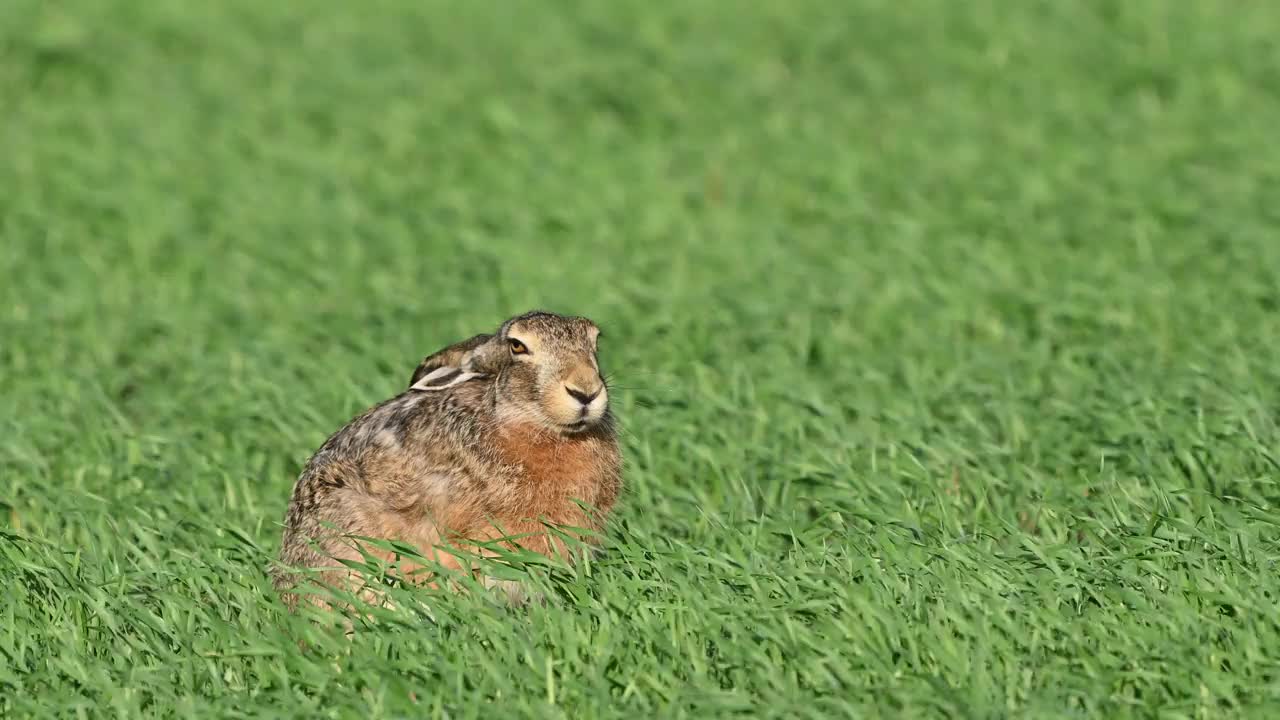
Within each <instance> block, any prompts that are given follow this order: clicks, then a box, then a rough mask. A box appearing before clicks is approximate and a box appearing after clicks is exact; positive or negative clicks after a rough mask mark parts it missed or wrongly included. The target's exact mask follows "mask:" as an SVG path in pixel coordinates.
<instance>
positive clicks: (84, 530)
mask: <svg viewBox="0 0 1280 720" xmlns="http://www.w3.org/2000/svg"><path fill="white" fill-rule="evenodd" d="M1277 37H1280V8H1277V7H1276V6H1274V5H1272V4H1269V3H1262V2H1238V3H1224V2H1217V1H1215V0H1184V1H1182V2H1170V1H1161V0H1129V1H1127V2H1121V1H1120V0H1091V1H1085V2H1074V3H1053V2H1048V1H1047V0H1039V1H1028V2H998V1H996V0H978V1H975V2H967V3H943V2H904V3H894V2H890V1H889V0H856V1H854V2H846V3H829V2H817V1H816V0H796V1H795V2H786V3H784V2H767V3H754V4H750V5H738V4H729V3H719V2H710V1H708V0H692V1H690V2H679V3H676V2H664V3H643V2H638V1H633V0H624V1H621V2H614V3H607V4H606V3H588V2H579V1H576V0H575V1H572V2H562V3H556V4H544V5H537V4H533V3H527V2H509V3H474V4H455V3H442V2H417V3H411V2H404V1H402V0H375V1H373V2H369V3H366V4H364V5H354V4H342V3H336V2H330V1H322V2H313V3H301V2H276V3H261V2H247V1H246V0H226V1H224V2H221V3H216V4H211V5H198V4H193V3H187V2H180V1H179V0H148V1H147V2H124V1H122V0H68V1H67V2H59V3H49V2H41V1H39V0H8V1H7V2H5V3H3V4H2V5H0V118H3V124H2V125H0V132H2V134H0V399H2V400H3V403H4V405H3V410H4V412H3V413H0V423H3V432H0V473H2V476H0V503H2V506H0V511H2V512H0V582H2V584H3V587H4V591H3V593H0V656H3V660H4V661H3V662H0V714H5V715H12V716H15V717H18V716H33V715H40V716H47V715H51V714H59V715H69V716H75V715H77V714H82V715H84V716H88V715H95V714H102V715H119V716H127V717H137V716H140V715H169V714H177V715H183V716H190V715H192V714H209V715H218V716H226V717H240V716H249V715H270V716H273V717H282V716H290V715H296V716H299V717H320V716H325V717H328V716H332V717H346V716H350V715H358V716H362V717H396V716H404V715H406V714H413V715H415V716H424V715H425V716H435V717H455V718H456V717H484V716H490V715H492V714H494V713H497V712H503V713H510V714H516V715H521V716H538V717H613V716H618V717H624V716H633V715H635V714H638V713H649V714H656V715H657V716H659V717H708V716H722V715H728V714H733V713H746V714H750V715H753V716H760V717H767V716H777V717H797V716H806V715H811V716H815V717H816V716H832V715H849V714H855V713H858V712H863V713H868V714H871V715H901V716H913V717H914V716H954V715H961V716H973V717H977V716H984V717H992V716H1005V715H1013V716H1035V717H1060V716H1072V717H1084V716H1091V717H1109V718H1114V717H1129V716H1132V717H1147V716H1155V715H1157V714H1158V715H1160V716H1162V717H1217V716H1222V715H1229V714H1237V713H1245V712H1246V711H1248V712H1259V713H1262V714H1265V713H1266V712H1268V708H1270V707H1273V706H1274V703H1275V702H1276V701H1277V700H1280V679H1278V675H1277V672H1278V668H1277V658H1276V647H1278V644H1277V643H1280V625H1278V624H1277V616H1276V614H1275V611H1274V606H1275V602H1276V599H1277V593H1278V592H1280V581H1277V579H1276V577H1277V576H1276V563H1277V560H1278V559H1280V546H1278V544H1277V523H1280V513H1277V511H1276V507H1275V503H1276V501H1277V499H1278V498H1280V492H1277V488H1276V471H1277V468H1280V465H1278V464H1277V461H1276V452H1277V439H1278V434H1277V427H1276V415H1275V408H1276V404H1277V400H1278V399H1280V397H1278V396H1280V391H1278V388H1280V371H1278V370H1277V362H1276V356H1277V350H1280V322H1278V320H1277V313H1276V311H1277V308H1278V307H1280V284H1278V282H1277V281H1278V279H1280V273H1278V272H1277V271H1280V242H1278V241H1277V240H1276V234H1277V231H1278V230H1280V203H1278V202H1277V200H1278V199H1280V169H1278V168H1280V145H1277V144H1276V143H1275V141H1274V139H1273V138H1274V135H1275V128H1277V127H1280V90H1278V88H1280V48H1277V45H1276V42H1277V41H1276V38H1277ZM533 307H542V308H546V309H551V310H557V311H561V312H570V313H577V314H585V315H589V316H591V317H593V318H594V319H596V320H597V321H598V322H600V324H602V325H603V326H604V327H605V328H606V332H607V333H608V341H607V345H606V347H605V351H604V352H605V354H604V362H605V365H606V369H607V370H612V371H613V372H615V373H616V376H617V382H618V383H619V385H620V387H619V392H618V399H617V401H616V404H617V408H618V413H619V414H620V416H621V418H622V420H623V422H624V424H625V428H626V436H625V441H626V452H627V459H628V463H629V473H628V482H629V487H628V494H627V498H626V501H625V503H624V504H623V506H622V507H621V508H620V510H619V514H618V522H617V527H616V528H615V532H614V536H613V540H612V544H611V552H610V554H609V556H608V557H607V558H606V559H605V560H603V561H602V562H601V564H600V565H598V566H596V567H594V568H592V569H591V571H590V574H589V575H588V574H583V573H582V572H579V573H576V574H575V573H569V574H567V575H566V574H563V573H562V574H560V575H556V576H555V577H553V578H551V579H544V581H545V582H552V583H559V585H557V587H559V588H560V592H561V594H562V595H563V596H564V597H567V598H569V600H567V601H566V602H562V603H558V604H553V605H552V606H551V607H549V608H547V609H543V610H535V611H525V612H514V613H510V612H506V611H503V610H501V609H500V608H498V607H496V606H493V605H491V604H486V603H484V602H481V601H476V600H470V601H468V600H460V599H442V600H440V602H441V603H442V604H441V606H440V609H439V611H438V614H437V617H436V619H435V620H434V621H426V620H422V621H420V622H418V623H415V622H412V621H410V620H408V619H405V620H403V621H402V622H401V623H400V624H396V623H395V622H392V623H391V624H389V625H386V626H378V628H375V629H373V630H370V631H368V632H366V633H364V634H362V635H360V636H359V637H357V638H356V640H355V641H353V642H351V643H346V642H345V641H342V640H341V639H340V638H334V637H331V636H330V635H324V634H323V633H320V632H319V631H317V630H316V629H314V628H312V627H310V626H307V625H306V624H305V623H302V622H300V621H297V620H296V619H293V618H289V617H287V616H285V615H284V614H283V612H282V611H281V609H280V607H279V606H278V604H277V603H276V601H275V599H274V598H273V597H272V595H271V593H270V591H269V589H268V588H267V586H266V582H265V579H264V578H263V576H262V570H263V568H264V567H265V564H266V563H267V562H268V561H269V559H270V558H271V556H272V555H273V554H274V552H275V550H276V549H277V547H278V541H279V525H278V523H279V521H280V519H281V515H282V513H283V510H284V507H285V503H286V501H287V498H288V494H289V490H290V487H291V484H292V482H293V479H294V476H295V475H296V473H297V472H298V470H299V468H300V466H301V464H302V462H304V461H305V459H306V457H307V456H308V454H309V453H310V452H311V451H312V450H314V449H315V447H317V446H318V445H319V443H320V442H322V441H323V439H324V438H325V436H327V435H328V434H329V433H330V432H332V431H333V430H335V429H336V428H338V427H339V426H340V425H341V424H342V423H344V422H345V421H346V420H347V419H348V418H349V417H350V416H351V415H352V414H354V413H356V412H358V411H359V410H360V409H362V408H364V407H366V406H368V405H370V404H372V403H374V402H376V401H378V400H380V399H382V398H384V397H386V396H388V395H389V394H392V393H394V392H397V391H398V390H399V389H401V387H402V386H403V385H404V383H405V382H406V381H407V379H408V376H409V373H410V372H411V371H412V369H413V366H414V365H415V363H416V362H417V360H418V359H419V358H420V357H421V356H422V355H424V354H426V353H428V352H430V351H432V350H434V349H436V348H437V347H439V346H441V345H443V344H445V343H448V342H451V341H453V340H456V339H459V338H461V337H465V336H469V335H471V334H473V333H475V332H480V331H484V330H487V329H490V328H492V327H494V326H496V325H497V324H498V323H499V322H500V321H501V320H502V319H503V318H505V317H506V316H508V315H511V314H514V313H517V312H521V311H523V310H526V309H529V308H533ZM299 634H305V635H307V636H308V637H310V638H311V639H312V641H313V642H314V643H315V644H316V646H317V647H318V648H319V651H318V653H317V654H310V655H304V654H300V653H299V652H298V651H297V648H296V645H295V644H294V639H295V638H296V637H297V636H298V635H299ZM326 653H328V654H326ZM411 693H412V697H411ZM415 701H416V704H415Z"/></svg>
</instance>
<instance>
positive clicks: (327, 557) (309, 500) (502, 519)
mask: <svg viewBox="0 0 1280 720" xmlns="http://www.w3.org/2000/svg"><path fill="white" fill-rule="evenodd" d="M517 334H518V336H519V340H520V341H521V342H523V343H527V344H528V348H529V350H528V351H527V352H524V353H520V354H517V353H515V352H514V351H513V350H511V345H510V343H511V342H512V340H513V339H515V338H516V337H517ZM596 334H597V333H596V330H595V326H594V324H592V323H591V322H590V321H588V320H585V319H584V318H572V317H564V316H559V315H551V314H549V313H530V314H526V315H523V316H520V317H517V318H512V319H511V320H508V321H507V322H506V323H504V324H503V326H502V327H501V328H500V329H499V330H498V331H497V332H496V333H494V334H492V335H483V336H476V337H474V338H472V339H470V340H468V341H464V343H459V344H458V345H455V346H451V347H450V348H445V349H444V350H441V351H440V352H438V353H436V354H434V355H432V356H429V357H428V358H427V359H426V360H424V361H423V364H422V365H420V366H419V370H418V372H416V373H415V374H414V380H413V381H411V382H414V381H416V379H417V378H419V377H422V376H424V375H425V374H427V373H428V372H430V371H431V370H432V369H435V368H439V367H441V366H442V365H449V366H451V367H453V366H456V365H457V364H459V363H461V364H464V365H466V366H467V367H468V369H469V371H471V372H474V373H476V378H475V379H471V380H467V381H466V382H464V383H461V384H458V385H456V386H453V387H449V388H447V389H443V390H427V391H415V390H407V391H405V392H403V393H401V394H400V395H397V396H396V397H394V398H391V399H389V400H386V401H384V402H382V403H380V404H379V405H377V406H375V407H373V408H370V409H369V410H367V411H366V412H364V413H363V414H361V415H360V416H359V417H357V418H355V419H354V420H352V421H351V422H350V423H348V424H347V425H346V426H345V427H344V428H342V429H341V430H339V431H338V432H337V433H334V435H333V436H331V437H330V438H329V439H328V440H327V441H326V442H325V443H324V444H323V445H322V446H321V447H320V448H319V449H318V450H317V451H316V453H315V455H313V456H312V458H311V459H310V460H309V461H308V463H307V466H306V467H305V468H304V469H303V471H302V473H301V475H300V476H299V478H298V481H297V482H296V483H295V485H294V491H293V496H292V499H291V500H290V503H289V509H288V512H287V514H286V518H285V530H284V538H283V544H282V547H281V554H280V559H281V562H282V564H283V565H285V566H289V567H293V568H300V569H322V568H323V569H325V572H324V574H323V575H322V576H321V577H320V578H319V581H320V582H322V583H325V584H330V585H336V586H344V585H345V586H346V587H348V588H350V589H353V590H357V591H361V592H362V594H363V595H364V596H365V599H372V598H374V597H376V595H377V592H376V590H375V589H372V588H363V589H362V588H360V587H358V586H354V585H353V584H352V581H353V580H354V579H355V578H356V574H355V573H354V572H351V571H349V570H348V569H346V568H342V567H341V566H338V565H336V564H335V563H334V562H333V560H332V558H333V557H341V558H345V559H348V560H360V552H359V551H358V550H357V549H356V548H355V547H353V546H352V544H351V542H350V541H349V540H343V539H342V538H340V537H334V536H333V531H332V530H326V529H324V528H323V524H324V523H332V524H334V525H335V526H337V528H338V530H339V532H340V533H347V534H353V535H361V536H366V537H372V538H379V539H387V540H396V541H400V542H403V543H406V544H408V545H411V546H413V547H414V548H415V549H416V550H418V551H419V552H420V553H421V554H423V555H424V556H426V557H427V558H429V559H431V560H433V561H436V562H438V563H440V564H441V565H442V566H444V567H451V568H460V567H462V562H461V560H460V559H459V558H458V557H457V556H456V555H455V554H452V553H450V552H448V551H447V550H443V549H441V548H440V547H439V546H440V545H441V544H442V541H447V542H448V543H450V544H454V545H456V546H464V547H465V546H466V545H467V541H485V540H499V539H502V538H507V539H506V540H505V541H504V542H503V544H504V545H506V546H508V547H510V546H513V545H519V546H520V547H523V548H525V549H527V550H531V551H534V552H539V553H545V554H558V555H562V556H564V557H565V558H566V559H572V558H571V557H570V555H569V553H567V552H566V551H567V549H568V548H566V547H565V543H564V542H563V541H562V540H560V539H559V538H557V537H555V535H554V533H552V532H551V531H550V530H549V529H548V528H547V527H546V526H545V525H544V524H543V523H544V522H546V523H550V524H552V525H555V526H559V525H568V526H572V527H578V528H584V529H586V530H588V531H591V532H593V533H598V532H600V531H602V530H603V529H604V526H605V523H606V520H607V517H608V515H609V513H610V512H611V510H612V508H613V506H614V504H615V503H616V501H617V499H618V495H619V493H620V491H621V488H622V461H621V454H620V451H619V447H618V442H617V437H616V433H615V431H614V427H613V419H612V415H611V413H610V411H609V408H608V405H607V388H606V387H605V385H604V381H603V379H602V378H601V377H600V375H599V370H598V363H597V361H596V357H595V353H596V349H595V342H596ZM481 338H483V339H481ZM442 358H443V360H442ZM593 393H598V394H599V396H598V397H595V398H594V399H592V400H590V402H588V401H587V400H586V398H589V397H592V395H593ZM579 502H581V503H584V504H586V506H587V508H588V509H587V510H584V509H582V508H581V507H580V506H579V505H578V503H579ZM561 532H565V533H566V534H568V533H570V531H569V529H567V528H566V529H562V530H561ZM526 533H528V534H529V536H528V537H518V538H515V539H511V538H510V536H512V535H517V536H519V535H524V534H526ZM581 539H583V540H585V541H587V542H592V541H593V538H591V537H583V538H581ZM312 543H316V544H318V545H319V547H318V548H313V547H312V546H311V544H312ZM364 550H365V551H366V552H368V553H369V554H370V555H372V556H374V557H379V558H382V559H384V560H387V561H394V562H397V564H398V565H399V568H400V571H401V572H402V573H405V574H411V573H412V574H413V576H412V580H413V581H414V582H424V583H432V582H434V578H433V577H432V576H431V575H430V574H429V573H426V572H415V571H419V570H422V569H423V568H422V565H421V564H420V563H418V562H416V561H412V560H406V559H404V558H401V559H399V560H398V561H397V559H396V558H394V557H393V556H392V554H391V553H388V552H386V551H384V550H381V549H379V548H374V547H370V546H367V545H366V546H365V547H364ZM274 580H275V585H276V588H277V590H278V591H279V592H280V593H281V594H282V596H283V597H284V599H285V601H286V603H287V604H288V605H289V606H290V607H291V608H293V607H296V603H297V601H298V597H297V595H296V592H295V590H296V585H297V583H298V581H299V578H298V576H297V575H296V574H295V573H294V572H291V571H289V570H288V569H286V568H282V569H280V570H278V571H276V572H275V573H274ZM313 602H317V604H319V605H322V606H323V605H324V603H323V602H319V601H313Z"/></svg>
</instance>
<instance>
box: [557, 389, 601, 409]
mask: <svg viewBox="0 0 1280 720" xmlns="http://www.w3.org/2000/svg"><path fill="white" fill-rule="evenodd" d="M564 391H565V392H567V393H569V397H571V398H573V399H574V400H577V401H578V402H580V403H582V404H583V405H588V404H590V403H591V401H592V400H595V399H596V398H597V397H599V395H600V388H596V390H595V392H592V393H585V392H582V391H581V390H579V389H578V388H576V387H569V386H568V385H565V386H564Z"/></svg>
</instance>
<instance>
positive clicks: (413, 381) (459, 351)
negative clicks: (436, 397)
mask: <svg viewBox="0 0 1280 720" xmlns="http://www.w3.org/2000/svg"><path fill="white" fill-rule="evenodd" d="M492 337H493V336H492V335H487V334H481V335H475V336H472V337H470V338H468V339H466V340H463V341H462V342H457V343H454V344H452V345H450V346H448V347H446V348H441V349H440V350H437V351H436V352H434V353H432V354H431V355H428V356H426V357H425V358H423V359H422V362H421V363H418V367H417V369H416V370H414V371H413V376H412V377H410V378H409V387H410V388H412V387H414V386H415V385H417V384H418V383H419V382H421V381H422V379H423V378H425V377H427V376H428V375H431V374H432V373H434V372H435V371H437V370H439V369H441V368H445V367H451V368H459V369H461V368H463V367H464V366H465V364H466V360H467V358H468V357H469V356H470V355H471V353H472V351H473V350H475V349H476V348H477V347H479V346H481V345H483V344H484V343H486V342H488V340H489V339H490V338H492Z"/></svg>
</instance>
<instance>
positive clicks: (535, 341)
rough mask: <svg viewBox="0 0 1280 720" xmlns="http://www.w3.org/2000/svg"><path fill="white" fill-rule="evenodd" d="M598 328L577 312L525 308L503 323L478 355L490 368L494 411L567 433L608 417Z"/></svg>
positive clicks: (505, 417) (607, 402)
mask: <svg viewBox="0 0 1280 720" xmlns="http://www.w3.org/2000/svg"><path fill="white" fill-rule="evenodd" d="M599 337H600V329H599V328H598V327H596V324H595V323H593V322H591V321H590V320H588V319H586V318H582V317H571V316H565V315H556V314H554V313H548V312H530V313H525V314H524V315H520V316H518V317H514V318H511V319H510V320H508V321H506V322H505V323H503V324H502V327H501V328H499V329H498V332H496V333H495V334H494V335H493V337H492V338H490V339H489V341H488V342H487V343H486V348H485V351H484V353H483V359H482V360H480V362H482V363H483V364H484V365H486V366H488V367H487V368H486V370H488V371H489V372H492V373H494V375H495V376H496V377H495V390H496V391H497V392H496V403H497V407H496V409H497V412H498V415H499V416H500V417H502V418H504V419H508V420H516V421H531V422H535V423H538V424H541V425H544V426H546V427H549V428H552V429H555V430H559V431H561V432H566V433H576V432H581V431H584V430H587V429H589V428H593V427H597V426H599V425H600V424H601V423H603V422H605V421H607V419H608V414H609V388H608V387H607V386H606V385H605V381H604V377H603V376H602V375H601V373H600V363H599V360H598V358H597V355H596V352H597V341H598V339H599Z"/></svg>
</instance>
